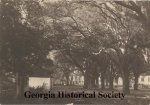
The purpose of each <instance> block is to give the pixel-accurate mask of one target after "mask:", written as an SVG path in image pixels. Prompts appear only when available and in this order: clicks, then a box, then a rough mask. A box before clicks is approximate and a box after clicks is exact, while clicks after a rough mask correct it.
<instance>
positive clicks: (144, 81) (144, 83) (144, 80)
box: [138, 74, 150, 88]
mask: <svg viewBox="0 0 150 105" xmlns="http://www.w3.org/2000/svg"><path fill="white" fill-rule="evenodd" d="M138 81H139V86H140V87H141V88H150V75H149V74H143V75H141V76H140V77H139V79H138Z"/></svg>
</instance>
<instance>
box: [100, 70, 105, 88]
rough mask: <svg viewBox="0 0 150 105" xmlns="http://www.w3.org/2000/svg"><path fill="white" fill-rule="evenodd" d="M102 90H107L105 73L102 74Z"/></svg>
mask: <svg viewBox="0 0 150 105" xmlns="http://www.w3.org/2000/svg"><path fill="white" fill-rule="evenodd" d="M101 89H105V73H104V72H102V73H101Z"/></svg>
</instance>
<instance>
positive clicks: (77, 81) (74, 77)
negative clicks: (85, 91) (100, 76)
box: [69, 70, 84, 86]
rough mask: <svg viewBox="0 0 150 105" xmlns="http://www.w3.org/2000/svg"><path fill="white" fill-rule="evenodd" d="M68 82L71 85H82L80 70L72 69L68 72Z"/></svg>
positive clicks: (82, 78) (82, 77)
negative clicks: (72, 70)
mask: <svg viewBox="0 0 150 105" xmlns="http://www.w3.org/2000/svg"><path fill="white" fill-rule="evenodd" d="M69 80H70V81H69V82H70V84H73V85H81V86H83V85H84V76H83V75H82V73H81V72H80V71H77V70H76V71H74V72H72V73H71V74H70V76H69Z"/></svg>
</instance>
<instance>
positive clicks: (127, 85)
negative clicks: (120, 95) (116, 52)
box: [123, 71, 130, 94]
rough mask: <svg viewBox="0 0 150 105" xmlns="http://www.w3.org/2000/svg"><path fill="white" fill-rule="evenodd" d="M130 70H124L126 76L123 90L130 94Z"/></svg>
mask: <svg viewBox="0 0 150 105" xmlns="http://www.w3.org/2000/svg"><path fill="white" fill-rule="evenodd" d="M129 83H130V82H129V72H128V71H125V72H124V76H123V92H124V93H125V94H129V93H130V88H129Z"/></svg>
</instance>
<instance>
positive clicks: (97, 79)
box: [95, 76, 99, 88]
mask: <svg viewBox="0 0 150 105" xmlns="http://www.w3.org/2000/svg"><path fill="white" fill-rule="evenodd" d="M95 81H96V86H97V88H99V76H98V77H96V80H95Z"/></svg>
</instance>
